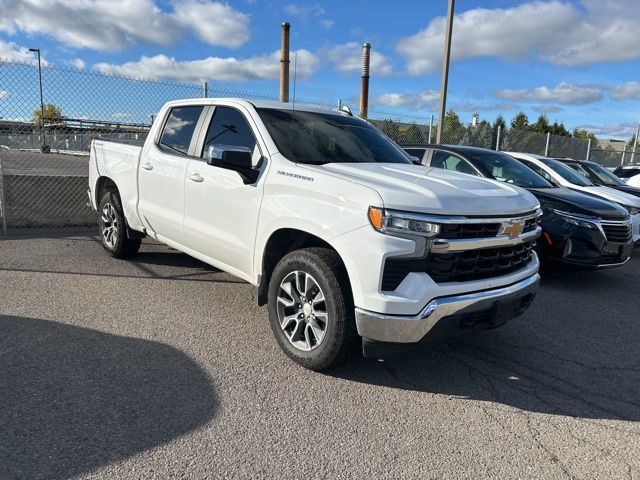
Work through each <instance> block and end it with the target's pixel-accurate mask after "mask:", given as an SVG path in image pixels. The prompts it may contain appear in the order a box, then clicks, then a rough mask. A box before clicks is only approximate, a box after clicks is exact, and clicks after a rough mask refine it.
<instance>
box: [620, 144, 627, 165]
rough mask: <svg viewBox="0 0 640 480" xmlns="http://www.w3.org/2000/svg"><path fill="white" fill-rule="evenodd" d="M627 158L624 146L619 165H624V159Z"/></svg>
mask: <svg viewBox="0 0 640 480" xmlns="http://www.w3.org/2000/svg"><path fill="white" fill-rule="evenodd" d="M626 156H627V144H626V143H625V144H624V147H623V149H622V160H620V165H624V157H626Z"/></svg>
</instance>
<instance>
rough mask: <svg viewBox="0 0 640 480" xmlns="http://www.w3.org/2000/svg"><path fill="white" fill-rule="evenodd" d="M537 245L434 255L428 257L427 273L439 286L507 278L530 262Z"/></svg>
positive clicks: (530, 244)
mask: <svg viewBox="0 0 640 480" xmlns="http://www.w3.org/2000/svg"><path fill="white" fill-rule="evenodd" d="M533 243H534V242H533V241H531V242H526V243H521V244H520V245H510V246H507V247H499V248H485V249H482V250H469V251H465V252H457V253H442V254H437V253H432V254H430V255H429V256H428V257H427V265H426V270H425V271H426V272H427V273H428V274H429V276H431V278H433V280H434V281H435V282H437V283H447V282H468V281H472V280H480V279H484V278H491V277H499V276H501V275H507V274H509V273H513V272H515V271H517V270H519V269H521V268H523V267H524V266H525V265H527V263H529V261H530V260H531V251H532V250H533Z"/></svg>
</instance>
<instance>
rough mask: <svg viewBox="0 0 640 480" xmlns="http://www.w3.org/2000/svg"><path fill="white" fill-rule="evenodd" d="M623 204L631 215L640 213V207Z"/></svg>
mask: <svg viewBox="0 0 640 480" xmlns="http://www.w3.org/2000/svg"><path fill="white" fill-rule="evenodd" d="M622 206H623V207H624V208H626V209H627V212H629V215H637V214H638V213H640V208H637V207H632V206H631V205H622Z"/></svg>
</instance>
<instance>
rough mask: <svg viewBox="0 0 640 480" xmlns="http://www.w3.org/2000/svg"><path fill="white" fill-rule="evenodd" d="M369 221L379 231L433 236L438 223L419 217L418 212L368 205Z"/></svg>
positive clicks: (438, 229) (435, 233) (438, 228)
mask: <svg viewBox="0 0 640 480" xmlns="http://www.w3.org/2000/svg"><path fill="white" fill-rule="evenodd" d="M369 222H370V223H371V226H372V227H373V228H375V229H376V230H377V231H379V232H381V233H389V234H401V235H418V236H421V237H427V238H431V237H435V236H436V235H438V233H440V225H438V224H437V223H433V222H429V221H427V220H424V219H422V218H421V217H420V214H419V213H409V212H398V211H395V210H385V209H383V208H378V207H369Z"/></svg>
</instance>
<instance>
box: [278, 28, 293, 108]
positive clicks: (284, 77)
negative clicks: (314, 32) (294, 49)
mask: <svg viewBox="0 0 640 480" xmlns="http://www.w3.org/2000/svg"><path fill="white" fill-rule="evenodd" d="M290 28H291V26H290V25H289V23H288V22H282V43H281V47H280V101H281V102H288V101H289V63H291V62H290V61H289V47H290V46H289V29H290Z"/></svg>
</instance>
